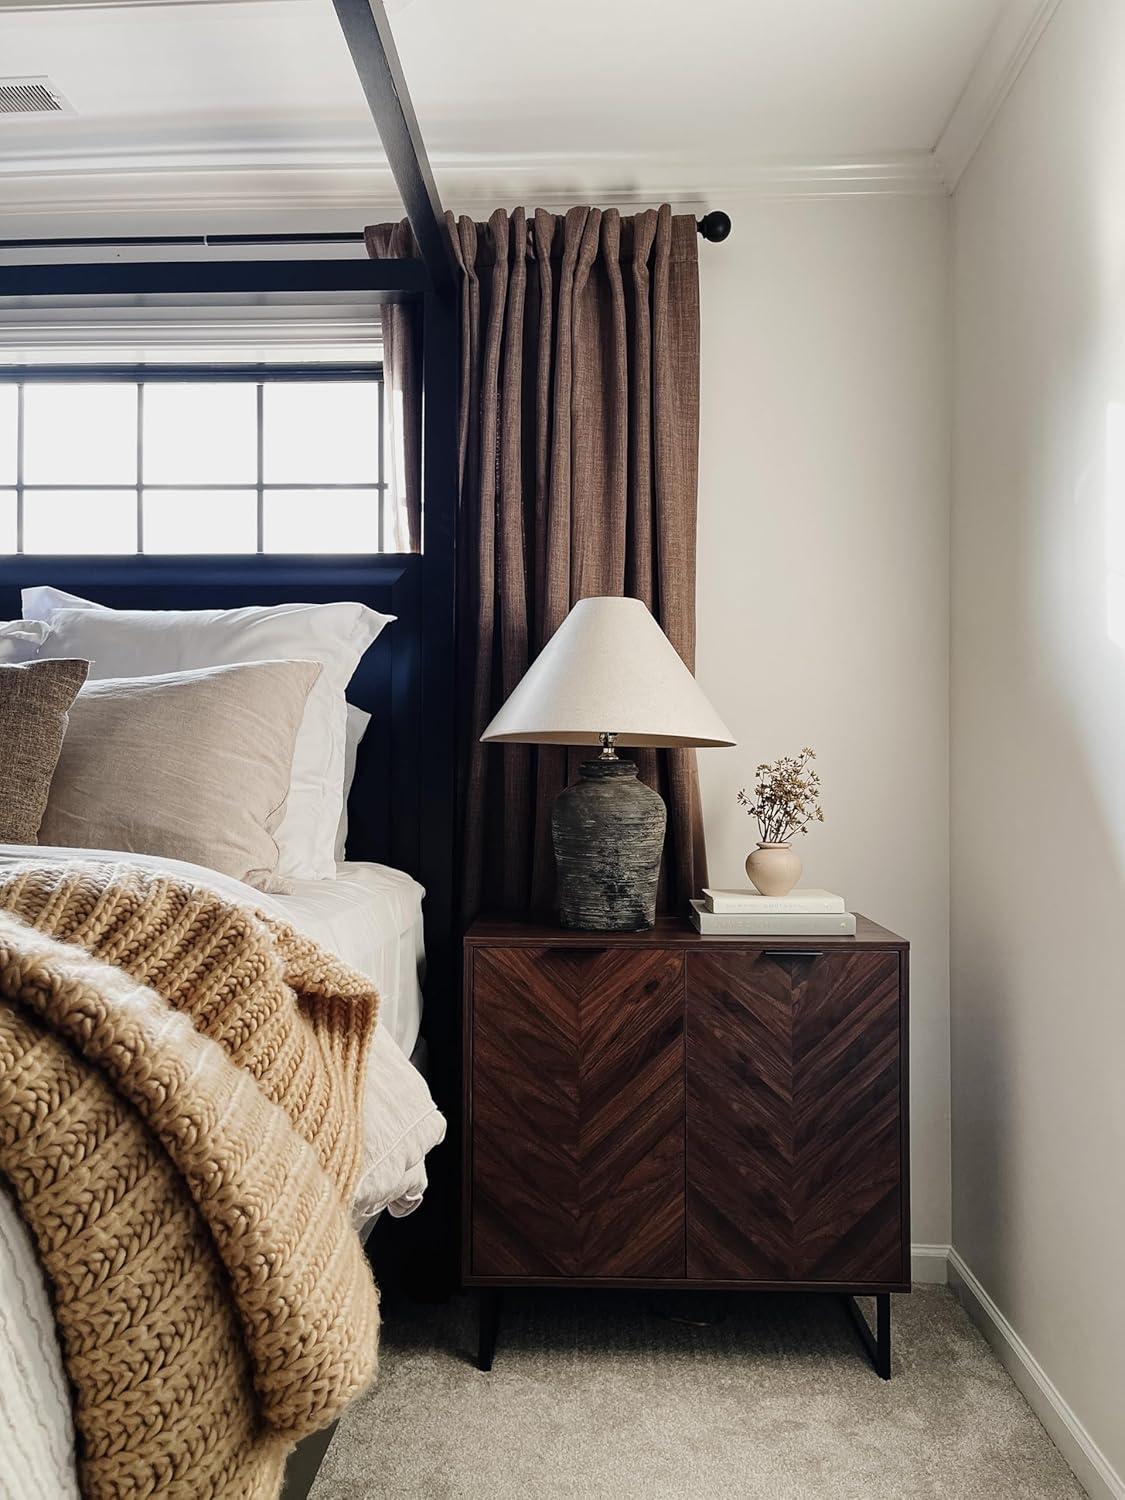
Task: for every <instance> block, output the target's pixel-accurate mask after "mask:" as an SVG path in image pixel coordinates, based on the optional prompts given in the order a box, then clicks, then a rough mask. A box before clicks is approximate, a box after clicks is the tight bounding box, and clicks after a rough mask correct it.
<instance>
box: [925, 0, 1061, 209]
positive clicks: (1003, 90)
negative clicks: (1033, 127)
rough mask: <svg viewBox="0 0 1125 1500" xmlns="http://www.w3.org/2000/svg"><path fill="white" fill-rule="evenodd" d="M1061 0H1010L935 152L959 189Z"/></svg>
mask: <svg viewBox="0 0 1125 1500" xmlns="http://www.w3.org/2000/svg"><path fill="white" fill-rule="evenodd" d="M1060 3H1061V0H1008V3H1007V5H1006V6H1005V8H1004V10H1003V11H1002V12H1001V14H1000V18H999V20H998V21H997V23H996V26H995V28H994V29H993V32H992V35H991V36H990V37H989V39H988V41H987V42H986V43H985V45H984V50H983V51H982V53H981V55H980V57H978V59H977V61H976V64H975V66H974V68H973V71H972V72H971V73H970V75H969V81H968V82H967V83H966V85H965V87H964V88H963V89H962V91H961V97H960V98H959V99H958V100H957V103H956V104H955V105H954V107H953V113H952V114H951V115H950V117H949V120H948V121H947V122H946V126H945V129H944V130H943V131H942V133H941V137H940V139H939V140H938V143H937V145H936V146H935V148H934V157H935V161H936V164H937V167H938V170H939V171H940V173H941V176H942V179H943V181H944V183H945V186H946V189H947V191H948V192H950V193H952V192H954V191H955V189H956V187H957V184H958V183H959V182H960V180H961V177H962V176H963V174H964V172H965V169H966V167H967V166H968V165H969V163H970V162H971V161H972V159H973V157H974V156H975V155H976V153H977V148H978V147H979V146H980V144H981V142H982V141H983V140H984V138H985V136H986V135H987V134H988V128H989V126H990V125H991V124H992V122H993V120H994V119H995V118H996V116H997V114H998V113H999V111H1000V108H1001V106H1002V105H1003V103H1004V100H1005V99H1006V98H1007V97H1008V95H1009V94H1010V93H1011V91H1012V88H1013V86H1014V84H1015V82H1016V79H1017V78H1018V77H1019V76H1020V74H1021V73H1022V72H1023V70H1024V68H1025V67H1026V65H1027V61H1028V59H1029V58H1030V56H1031V54H1032V53H1033V52H1034V51H1035V48H1036V45H1037V44H1038V42H1039V39H1040V37H1041V36H1042V35H1043V33H1044V32H1045V31H1046V29H1047V27H1048V26H1049V25H1050V24H1051V19H1052V17H1053V16H1054V14H1055V12H1056V10H1058V8H1059V5H1060Z"/></svg>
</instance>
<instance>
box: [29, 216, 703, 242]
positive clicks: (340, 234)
mask: <svg viewBox="0 0 1125 1500" xmlns="http://www.w3.org/2000/svg"><path fill="white" fill-rule="evenodd" d="M695 227H696V228H697V229H698V230H699V232H700V234H701V235H702V236H703V238H704V239H705V240H710V241H711V243H712V244H715V245H717V244H718V243H719V242H720V241H721V240H725V239H726V237H727V235H728V234H730V216H729V215H728V214H725V213H722V212H721V211H720V210H718V209H716V210H714V211H713V212H712V213H709V214H704V215H703V217H702V219H697V220H696V224H695ZM362 243H363V232H362V230H358V229H355V230H353V229H341V230H336V231H335V232H332V233H328V234H145V235H127V236H123V237H120V238H119V237H114V236H112V235H110V236H105V237H101V238H88V239H54V240H0V250H81V249H91V248H94V247H98V248H106V249H112V248H114V247H119V246H126V245H130V246H143V245H199V246H203V247H204V248H206V247H209V246H211V245H362Z"/></svg>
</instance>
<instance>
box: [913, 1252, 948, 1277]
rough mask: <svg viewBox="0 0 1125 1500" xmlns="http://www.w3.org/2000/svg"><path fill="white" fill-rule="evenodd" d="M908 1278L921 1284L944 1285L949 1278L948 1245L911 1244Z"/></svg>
mask: <svg viewBox="0 0 1125 1500" xmlns="http://www.w3.org/2000/svg"><path fill="white" fill-rule="evenodd" d="M910 1279H911V1281H916V1282H918V1283H920V1285H922V1286H944V1285H945V1284H946V1282H947V1281H948V1280H949V1246H948V1245H911V1247H910Z"/></svg>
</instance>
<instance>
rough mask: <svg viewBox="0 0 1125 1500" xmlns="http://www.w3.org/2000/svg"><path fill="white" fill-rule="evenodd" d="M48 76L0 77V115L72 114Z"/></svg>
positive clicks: (71, 110)
mask: <svg viewBox="0 0 1125 1500" xmlns="http://www.w3.org/2000/svg"><path fill="white" fill-rule="evenodd" d="M73 113H74V110H73V109H72V108H71V106H70V105H69V104H68V103H67V101H66V100H65V99H64V98H63V96H62V94H60V93H59V91H58V89H57V88H55V86H54V84H53V83H52V82H51V80H50V79H49V78H0V115H72V114H73Z"/></svg>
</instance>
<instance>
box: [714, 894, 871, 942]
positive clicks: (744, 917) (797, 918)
mask: <svg viewBox="0 0 1125 1500" xmlns="http://www.w3.org/2000/svg"><path fill="white" fill-rule="evenodd" d="M689 915H690V917H691V920H692V923H693V925H694V926H695V927H696V928H697V929H698V930H699V931H700V932H702V933H705V934H707V935H708V936H712V937H855V915H854V913H852V912H850V911H845V912H770V911H767V912H760V913H759V912H712V911H708V910H707V908H706V906H705V905H704V904H703V902H702V901H693V902H692V903H691V912H690V913H689Z"/></svg>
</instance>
